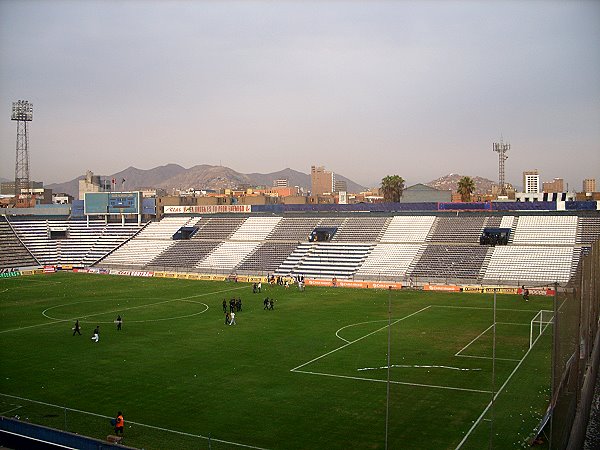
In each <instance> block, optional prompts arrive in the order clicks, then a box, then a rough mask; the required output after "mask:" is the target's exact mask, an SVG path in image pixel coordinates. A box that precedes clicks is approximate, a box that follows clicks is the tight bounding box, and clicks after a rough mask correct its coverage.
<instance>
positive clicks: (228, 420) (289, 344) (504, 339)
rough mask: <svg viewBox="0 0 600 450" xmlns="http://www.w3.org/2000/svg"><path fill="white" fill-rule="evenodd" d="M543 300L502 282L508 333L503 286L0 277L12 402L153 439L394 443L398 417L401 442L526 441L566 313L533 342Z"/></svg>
mask: <svg viewBox="0 0 600 450" xmlns="http://www.w3.org/2000/svg"><path fill="white" fill-rule="evenodd" d="M232 296H235V297H238V296H239V297H241V299H242V304H243V310H242V311H241V312H239V313H238V314H237V315H236V321H237V325H235V326H226V325H225V324H224V314H223V311H222V301H223V299H224V298H225V299H227V300H229V298H230V297H232ZM266 296H269V297H273V298H275V299H276V302H275V307H274V310H273V311H265V310H264V309H263V299H264V297H266ZM388 302H390V303H391V314H389V315H388ZM541 309H552V300H551V299H550V298H544V297H532V299H531V300H530V301H529V302H527V303H525V302H524V301H523V300H522V299H521V298H520V297H519V296H514V295H498V296H497V308H496V327H495V333H494V327H493V320H494V311H493V295H489V294H466V293H465V294H450V293H431V292H421V291H386V290H381V291H380V290H361V289H342V288H317V287H307V288H306V291H305V292H299V291H298V290H297V289H296V288H295V287H294V286H292V287H290V288H289V289H284V288H283V287H279V286H266V287H264V288H263V292H262V293H261V294H253V293H252V288H251V286H250V285H248V284H241V283H233V282H231V283H228V282H222V283H221V282H204V281H192V280H173V279H161V278H130V277H118V276H107V275H88V274H72V273H57V274H52V275H38V276H34V277H19V278H11V279H0V313H1V314H0V317H1V321H0V364H1V370H0V373H1V376H0V414H2V415H5V416H16V415H18V416H19V417H20V418H21V419H22V420H29V421H31V422H33V423H39V424H42V425H46V426H51V427H55V428H58V429H63V430H67V431H70V432H74V433H79V434H84V435H88V436H91V437H94V438H98V439H105V438H106V436H107V435H108V434H112V427H111V425H110V421H109V418H111V417H114V416H115V415H116V413H117V411H118V410H121V411H123V413H124V416H125V423H126V427H125V433H124V435H125V440H124V443H125V444H126V445H130V446H133V447H139V448H145V449H162V448H199V449H204V448H209V446H210V448H212V449H236V448H237V449H239V448H262V449H383V448H385V444H386V428H387V443H388V448H390V449H422V448H435V449H455V448H464V449H479V448H489V445H490V442H491V443H492V446H493V448H503V449H505V448H524V447H526V441H527V439H528V438H529V437H530V436H531V434H532V431H533V429H534V428H535V427H536V425H537V424H538V422H539V420H540V418H541V417H542V415H543V413H544V409H545V407H546V406H547V404H548V399H549V389H550V388H549V386H550V375H551V372H550V353H551V330H550V329H547V330H546V332H544V333H543V334H542V335H541V337H540V338H539V340H538V341H537V343H536V344H535V345H534V346H533V348H532V349H531V350H530V349H529V333H530V327H529V324H530V321H531V319H532V318H533V316H534V315H535V314H536V312H537V311H539V310H541ZM117 314H120V315H121V316H122V317H123V329H122V331H117V329H116V325H115V323H114V320H115V318H116V317H117ZM77 318H78V319H79V320H80V323H81V325H82V336H72V327H73V325H74V322H75V319H77ZM390 318H391V326H390V327H388V320H390ZM96 325H100V342H98V343H94V342H92V340H91V339H90V338H91V335H92V331H93V329H94V327H95V326H96ZM388 331H389V335H390V347H391V352H390V366H391V367H390V370H389V377H390V383H389V385H388V383H387V379H388V370H387V348H388ZM494 341H495V350H494V346H493V343H494ZM494 353H495V357H496V362H495V368H494V371H495V379H492V374H493V373H494V372H493V371H492V369H493V363H492V356H493V354H494ZM388 386H389V403H388V401H387V391H388ZM493 393H496V395H495V396H494V395H493ZM493 397H494V398H493ZM492 398H493V401H492ZM386 411H387V417H388V420H387V425H388V426H387V427H386Z"/></svg>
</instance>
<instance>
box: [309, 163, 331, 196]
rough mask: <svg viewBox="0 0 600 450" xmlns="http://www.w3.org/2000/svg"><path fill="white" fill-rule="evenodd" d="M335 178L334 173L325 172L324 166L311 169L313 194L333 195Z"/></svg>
mask: <svg viewBox="0 0 600 450" xmlns="http://www.w3.org/2000/svg"><path fill="white" fill-rule="evenodd" d="M334 180H335V177H334V175H333V172H330V171H328V170H325V167H323V166H311V168H310V182H311V194H312V195H313V196H315V195H323V194H325V193H329V194H331V193H332V192H333V189H334V184H333V183H334Z"/></svg>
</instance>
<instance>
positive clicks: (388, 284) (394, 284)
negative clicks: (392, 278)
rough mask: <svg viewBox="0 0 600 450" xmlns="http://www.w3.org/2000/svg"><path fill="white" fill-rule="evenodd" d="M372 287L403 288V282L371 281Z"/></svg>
mask: <svg viewBox="0 0 600 450" xmlns="http://www.w3.org/2000/svg"><path fill="white" fill-rule="evenodd" d="M367 287H369V284H368V283H367ZM371 287H372V288H373V289H402V283H383V282H377V283H371Z"/></svg>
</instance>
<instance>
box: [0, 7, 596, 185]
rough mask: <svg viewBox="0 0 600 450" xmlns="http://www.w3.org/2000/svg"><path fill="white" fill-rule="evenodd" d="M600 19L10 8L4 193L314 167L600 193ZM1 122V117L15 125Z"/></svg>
mask: <svg viewBox="0 0 600 450" xmlns="http://www.w3.org/2000/svg"><path fill="white" fill-rule="evenodd" d="M599 42H600V4H599V3H598V2H591V1H590V2H585V1H584V2H558V1H547V2H546V1H542V2H527V1H526V2H494V1H492V2H454V1H449V2H441V1H430V2H412V1H406V2H386V1H382V2H343V1H342V2H308V3H304V2H281V3H272V2H211V1H207V2H161V1H157V2H150V3H148V2H141V1H126V2H104V1H89V2H81V3H77V2H69V1H53V2H34V1H27V0H26V1H19V2H16V1H4V2H1V3H0V99H1V102H0V108H2V109H1V110H0V112H1V111H4V113H2V114H4V119H2V120H0V150H1V151H0V154H1V157H0V167H1V170H0V176H1V177H3V178H6V179H8V180H12V179H14V164H15V161H14V160H15V141H16V129H15V123H14V122H11V120H10V109H11V105H12V102H14V101H17V100H21V99H23V100H29V101H30V102H31V103H33V107H34V118H33V122H32V123H31V124H30V125H31V126H30V145H29V150H30V160H31V162H30V171H31V179H33V180H40V181H44V182H45V183H48V184H49V183H60V182H65V181H69V180H71V179H73V178H76V177H77V176H80V175H83V174H84V173H85V171H86V170H87V169H90V170H92V171H93V172H94V173H98V174H106V175H108V174H112V173H116V172H118V171H121V170H123V169H125V168H127V167H129V166H134V167H137V168H140V169H150V168H153V167H156V166H160V165H165V164H168V163H175V164H179V165H181V166H183V167H186V168H189V167H192V166H194V165H198V164H210V165H223V166H227V167H230V168H232V169H234V170H236V171H238V172H242V173H251V172H259V173H269V172H274V171H278V170H281V169H284V168H286V167H290V168H292V169H294V170H298V171H301V172H303V173H309V171H310V166H311V165H313V164H318V165H322V166H325V167H326V168H327V170H331V171H333V172H335V173H340V174H342V175H344V176H346V177H348V178H350V179H351V180H353V181H355V182H357V183H360V184H363V185H365V186H369V187H374V186H377V185H378V184H379V183H380V181H381V179H382V178H383V177H384V176H386V175H390V174H399V175H401V176H402V177H403V178H404V179H405V180H406V181H407V184H415V183H420V182H428V181H431V180H434V179H436V178H439V177H441V176H443V175H447V174H449V173H460V174H463V175H467V176H482V177H485V178H488V179H491V180H494V181H497V180H498V158H497V154H496V153H494V152H493V149H492V144H493V143H494V142H499V140H500V139H501V138H503V139H504V142H507V143H510V144H511V150H510V151H509V152H508V160H507V161H506V181H507V182H509V183H511V184H513V185H518V184H519V181H520V179H521V177H522V173H523V172H524V171H527V170H531V169H537V170H539V173H540V179H541V181H542V182H543V181H550V180H553V179H554V178H564V180H565V185H568V186H569V189H570V190H579V189H581V185H582V182H583V180H584V179H587V178H596V179H599V178H600V148H599V145H598V142H600V125H599V124H600V51H598V50H599V47H600V45H599V44H598V43H599ZM2 114H0V117H2Z"/></svg>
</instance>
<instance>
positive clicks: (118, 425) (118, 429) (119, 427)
mask: <svg viewBox="0 0 600 450" xmlns="http://www.w3.org/2000/svg"><path fill="white" fill-rule="evenodd" d="M124 426H125V421H124V420H123V413H122V412H121V411H119V412H118V413H117V418H116V419H115V435H117V436H118V435H119V433H121V434H123V427H124Z"/></svg>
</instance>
